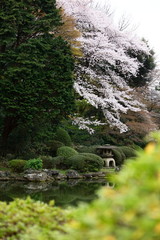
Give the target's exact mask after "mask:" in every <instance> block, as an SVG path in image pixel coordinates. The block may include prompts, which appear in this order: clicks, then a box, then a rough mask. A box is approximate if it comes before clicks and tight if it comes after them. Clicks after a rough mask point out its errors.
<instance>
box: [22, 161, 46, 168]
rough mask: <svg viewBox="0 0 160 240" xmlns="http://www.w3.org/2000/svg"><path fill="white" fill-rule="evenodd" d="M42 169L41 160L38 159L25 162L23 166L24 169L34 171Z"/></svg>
mask: <svg viewBox="0 0 160 240" xmlns="http://www.w3.org/2000/svg"><path fill="white" fill-rule="evenodd" d="M42 167H43V162H42V159H40V158H34V159H30V160H28V161H26V164H25V166H24V168H25V169H36V170H40V169H42Z"/></svg>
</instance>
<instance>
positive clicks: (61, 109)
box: [0, 0, 74, 149]
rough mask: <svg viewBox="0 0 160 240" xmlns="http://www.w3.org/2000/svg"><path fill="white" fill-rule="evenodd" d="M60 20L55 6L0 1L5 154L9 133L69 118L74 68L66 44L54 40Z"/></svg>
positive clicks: (50, 1) (51, 0) (47, 0)
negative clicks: (37, 122)
mask: <svg viewBox="0 0 160 240" xmlns="http://www.w3.org/2000/svg"><path fill="white" fill-rule="evenodd" d="M61 24H62V23H61V18H60V14H59V10H58V9H57V8H56V1H55V0H34V1H33V0H1V3H0V25H1V31H0V118H1V119H0V123H1V142H2V148H3V149H4V148H6V145H7V140H8V137H9V135H10V133H11V132H12V131H13V130H14V129H15V128H16V127H17V126H19V125H20V124H26V123H27V124H32V122H33V120H35V118H37V119H38V118H39V119H47V120H49V119H51V120H52V121H58V119H59V118H62V117H63V116H66V115H67V114H69V113H70V112H71V111H72V109H73V105H74V95H73V88H72V86H73V77H72V71H73V68H74V63H73V59H72V55H71V51H70V47H69V45H68V43H67V42H66V41H64V40H63V39H62V38H60V37H55V36H54V31H55V30H56V28H57V27H58V26H60V25H61Z"/></svg>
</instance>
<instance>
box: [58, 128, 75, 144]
mask: <svg viewBox="0 0 160 240" xmlns="http://www.w3.org/2000/svg"><path fill="white" fill-rule="evenodd" d="M55 140H57V141H59V142H62V143H63V144H64V145H65V146H69V147H71V146H72V140H71V138H70V136H69V134H68V132H67V131H66V130H64V129H63V128H58V129H57V131H56V136H55Z"/></svg>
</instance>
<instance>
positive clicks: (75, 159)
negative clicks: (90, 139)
mask: <svg viewBox="0 0 160 240" xmlns="http://www.w3.org/2000/svg"><path fill="white" fill-rule="evenodd" d="M65 163H66V164H67V166H68V167H70V168H72V169H75V170H77V171H80V172H96V171H99V170H100V169H101V168H102V167H103V164H104V163H103V160H102V158H101V157H99V156H98V155H96V154H92V153H80V154H77V155H74V156H72V157H70V158H68V159H67V160H66V161H65Z"/></svg>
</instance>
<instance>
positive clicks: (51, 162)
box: [40, 156, 63, 169]
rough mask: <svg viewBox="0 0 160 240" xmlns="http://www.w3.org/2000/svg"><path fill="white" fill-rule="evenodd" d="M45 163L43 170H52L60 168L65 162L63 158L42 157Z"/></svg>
mask: <svg viewBox="0 0 160 240" xmlns="http://www.w3.org/2000/svg"><path fill="white" fill-rule="evenodd" d="M40 158H41V159H42V162H43V168H47V169H51V168H56V167H58V166H59V165H60V164H61V163H62V162H63V157H61V156H57V157H51V156H40Z"/></svg>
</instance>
